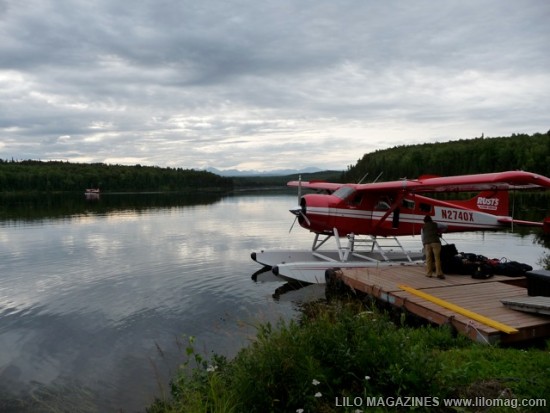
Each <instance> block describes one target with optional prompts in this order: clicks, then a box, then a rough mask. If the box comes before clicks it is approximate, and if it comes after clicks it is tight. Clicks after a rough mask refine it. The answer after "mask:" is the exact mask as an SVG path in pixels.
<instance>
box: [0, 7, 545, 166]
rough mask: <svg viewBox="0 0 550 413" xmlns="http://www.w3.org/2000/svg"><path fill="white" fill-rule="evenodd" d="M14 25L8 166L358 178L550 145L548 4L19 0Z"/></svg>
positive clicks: (2, 150)
mask: <svg viewBox="0 0 550 413" xmlns="http://www.w3.org/2000/svg"><path fill="white" fill-rule="evenodd" d="M0 16H1V17H0V158H5V159H11V158H12V157H13V158H15V159H28V158H36V159H68V160H73V161H93V162H113V163H130V164H132V163H142V164H154V165H160V166H181V167H190V168H191V167H194V168H202V167H206V166H215V167H218V168H241V169H250V168H259V169H271V168H280V167H305V166H313V165H314V166H319V167H327V168H329V167H330V168H345V167H346V166H347V165H349V164H352V163H354V162H355V161H356V160H357V159H358V158H359V157H360V156H362V154H363V153H365V152H370V151H373V150H376V149H381V148H385V147H390V146H394V145H398V144H407V143H409V144H412V143H417V142H429V141H435V140H439V141H443V140H449V139H463V138H473V137H475V136H479V135H480V134H481V133H482V132H483V133H484V134H485V136H506V135H510V134H512V133H516V132H525V133H534V132H545V131H546V130H548V128H549V125H548V113H550V104H549V103H548V98H547V96H548V95H549V92H550V74H549V72H548V69H547V68H548V67H549V63H550V62H549V60H550V58H549V57H548V53H547V47H548V44H549V43H550V28H549V27H548V24H547V22H548V20H549V17H550V5H549V4H548V3H547V2H546V1H544V0H526V1H524V2H521V3H518V2H516V1H511V0H504V1H500V0H487V1H484V2H481V3H480V2H463V1H447V2H436V3H434V2H431V1H420V2H413V3H411V2H405V1H397V0H395V1H389V2H378V1H339V2H333V1H328V0H327V1H324V0H320V1H319V0H317V1H312V0H311V1H310V0H304V1H299V2H296V1H290V0H288V1H286V0H283V1H281V0H278V1H274V0H273V1H265V2H254V1H251V0H234V1H221V0H206V1H201V2H194V1H176V0H163V1H140V2H134V3H128V2H118V1H110V0H97V1H94V2H88V1H83V0H81V1H79V0H67V1H63V2H59V1H55V0H27V1H15V0H13V1H11V0H8V1H0Z"/></svg>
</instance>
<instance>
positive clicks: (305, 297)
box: [251, 266, 325, 302]
mask: <svg viewBox="0 0 550 413" xmlns="http://www.w3.org/2000/svg"><path fill="white" fill-rule="evenodd" d="M251 278H252V280H253V281H254V282H258V281H262V282H274V281H277V282H281V281H282V279H281V278H280V277H278V276H276V275H275V274H273V272H272V271H271V267H269V266H265V267H263V268H261V269H259V270H258V271H256V272H255V273H254V274H252V276H251ZM283 295H284V296H285V299H283V300H284V301H299V302H304V301H311V300H312V299H320V298H324V297H325V286H324V285H321V284H310V283H303V282H300V281H288V282H285V283H284V284H283V285H281V286H279V287H277V288H276V289H275V291H274V292H273V294H272V297H273V299H274V300H276V301H280V300H281V296H283Z"/></svg>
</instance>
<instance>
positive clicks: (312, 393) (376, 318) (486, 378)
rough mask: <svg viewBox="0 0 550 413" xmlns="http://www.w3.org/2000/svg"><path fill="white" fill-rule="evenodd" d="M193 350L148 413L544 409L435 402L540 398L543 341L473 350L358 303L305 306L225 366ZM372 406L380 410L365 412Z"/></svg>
mask: <svg viewBox="0 0 550 413" xmlns="http://www.w3.org/2000/svg"><path fill="white" fill-rule="evenodd" d="M193 344H194V341H193V339H192V338H191V339H190V341H189V345H188V346H187V348H186V359H185V362H184V363H183V365H182V368H181V369H180V371H179V372H178V374H177V375H176V377H175V378H174V379H173V380H172V382H171V395H170V397H169V398H165V399H164V400H156V401H155V403H153V404H152V405H151V406H150V407H149V408H148V409H147V412H148V413H182V412H186V413H187V412H189V413H195V412H220V413H221V412H229V413H232V412H246V413H254V412H261V413H265V412H298V413H306V412H319V413H331V412H354V413H355V412H362V411H367V410H368V411H409V410H411V406H410V405H407V404H406V402H409V403H410V402H415V401H416V403H415V404H420V405H416V406H413V407H415V410H416V411H449V412H456V411H461V412H467V411H491V412H494V411H498V412H500V411H505V412H506V411H514V412H518V411H520V412H521V411H540V412H543V411H546V410H547V408H548V407H547V406H548V405H550V404H549V402H550V400H548V399H545V402H546V407H543V406H539V407H530V408H523V407H522V408H513V407H510V406H511V402H509V403H504V404H503V405H502V406H500V407H496V408H495V407H492V408H490V409H489V410H487V409H479V408H478V409H469V408H467V407H460V408H457V407H453V408H451V407H446V406H444V405H443V403H442V402H443V401H444V399H445V400H446V399H451V398H461V399H467V400H470V401H476V400H477V401H479V400H486V399H487V400H496V399H498V400H502V401H506V400H508V401H510V400H512V401H513V400H515V401H516V402H517V401H520V402H521V400H527V399H541V398H545V397H548V396H547V393H548V389H550V352H549V346H548V344H549V343H546V344H545V346H544V348H529V349H517V348H499V347H496V346H489V345H483V344H478V343H474V342H471V341H470V340H469V339H467V338H465V337H463V336H455V335H454V334H453V332H452V331H451V329H450V327H432V326H421V327H411V326H409V325H407V323H405V320H404V318H403V317H401V318H400V320H394V321H392V318H391V317H390V316H389V315H388V314H387V313H385V312H383V311H382V310H379V309H376V308H369V307H366V306H365V305H364V303H362V302H360V301H358V300H352V301H347V300H340V299H337V300H331V302H325V301H322V302H316V303H311V304H307V305H305V306H304V308H303V311H302V316H301V318H300V319H299V320H291V321H284V320H280V321H279V322H277V323H276V324H270V323H266V324H262V325H260V326H258V331H257V335H256V338H255V340H254V341H253V342H251V344H250V345H249V346H248V347H245V348H243V349H242V350H241V351H240V352H239V353H238V354H237V355H236V356H235V357H234V358H233V359H231V360H228V359H226V358H224V357H221V356H218V355H213V356H212V357H211V358H210V359H206V358H204V357H203V356H202V355H200V354H198V353H197V352H196V351H195V349H194V346H193ZM483 398H484V399H483ZM373 400H380V401H382V405H378V406H377V407H366V406H365V403H366V402H368V401H370V402H372V401H373ZM398 400H400V401H401V402H400V403H401V404H398V405H396V404H395V402H396V401H398ZM388 401H393V402H392V403H393V405H391V406H388V405H387V404H388ZM434 403H437V405H434Z"/></svg>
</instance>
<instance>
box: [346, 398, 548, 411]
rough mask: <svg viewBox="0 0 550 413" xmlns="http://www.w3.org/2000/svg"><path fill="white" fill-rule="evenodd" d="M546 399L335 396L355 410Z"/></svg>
mask: <svg viewBox="0 0 550 413" xmlns="http://www.w3.org/2000/svg"><path fill="white" fill-rule="evenodd" d="M547 405H548V400H547V399H545V398H541V399H515V398H489V397H482V396H478V397H473V398H456V399H455V398H440V397H429V396H428V397H406V396H399V397H360V396H358V397H336V400H335V406H336V407H346V408H350V407H352V408H353V407H355V408H357V410H356V411H357V412H361V411H363V410H362V409H368V408H370V407H439V406H444V407H476V408H489V407H510V408H513V409H517V408H520V407H546V406H547Z"/></svg>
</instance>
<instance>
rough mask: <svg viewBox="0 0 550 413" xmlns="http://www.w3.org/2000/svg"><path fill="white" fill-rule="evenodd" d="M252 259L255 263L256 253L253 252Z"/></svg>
mask: <svg viewBox="0 0 550 413" xmlns="http://www.w3.org/2000/svg"><path fill="white" fill-rule="evenodd" d="M250 258H252V260H253V261H256V253H255V252H253V253H252V254H250Z"/></svg>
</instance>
